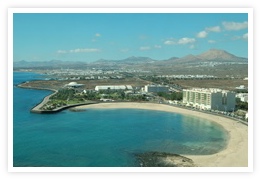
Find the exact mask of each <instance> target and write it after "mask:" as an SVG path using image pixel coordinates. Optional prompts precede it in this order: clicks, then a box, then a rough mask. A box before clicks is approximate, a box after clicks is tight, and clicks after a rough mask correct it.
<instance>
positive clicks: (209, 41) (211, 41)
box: [208, 40, 216, 44]
mask: <svg viewBox="0 0 261 180" xmlns="http://www.w3.org/2000/svg"><path fill="white" fill-rule="evenodd" d="M208 43H210V44H214V43H216V41H214V40H208Z"/></svg>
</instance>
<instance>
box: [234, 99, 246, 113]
mask: <svg viewBox="0 0 261 180" xmlns="http://www.w3.org/2000/svg"><path fill="white" fill-rule="evenodd" d="M236 109H241V110H245V111H247V110H248V102H242V101H240V99H239V98H236Z"/></svg>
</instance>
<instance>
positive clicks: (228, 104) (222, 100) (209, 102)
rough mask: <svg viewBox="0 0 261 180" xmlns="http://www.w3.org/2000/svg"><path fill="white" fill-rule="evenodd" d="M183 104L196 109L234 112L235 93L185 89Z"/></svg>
mask: <svg viewBox="0 0 261 180" xmlns="http://www.w3.org/2000/svg"><path fill="white" fill-rule="evenodd" d="M183 103H186V104H188V105H191V106H193V107H195V108H199V109H206V110H210V109H212V110H219V111H226V112H227V111H234V110H235V105H236V99H235V93H233V92H229V91H224V90H220V89H184V90H183Z"/></svg>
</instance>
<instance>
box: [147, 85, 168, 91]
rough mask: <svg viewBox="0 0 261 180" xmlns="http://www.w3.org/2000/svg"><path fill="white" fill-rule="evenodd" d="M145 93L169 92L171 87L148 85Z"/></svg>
mask: <svg viewBox="0 0 261 180" xmlns="http://www.w3.org/2000/svg"><path fill="white" fill-rule="evenodd" d="M144 91H145V92H153V93H157V92H169V86H164V85H146V86H145V88H144Z"/></svg>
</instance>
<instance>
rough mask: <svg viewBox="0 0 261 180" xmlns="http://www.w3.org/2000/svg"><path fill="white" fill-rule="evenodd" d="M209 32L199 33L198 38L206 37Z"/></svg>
mask: <svg viewBox="0 0 261 180" xmlns="http://www.w3.org/2000/svg"><path fill="white" fill-rule="evenodd" d="M207 35H208V33H207V32H206V31H201V32H199V33H198V34H197V37H198V38H205V37H207Z"/></svg>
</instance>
